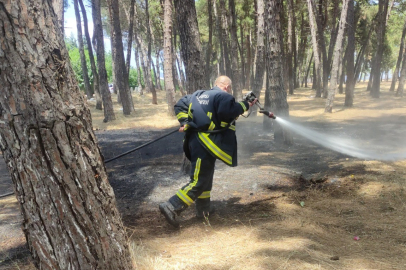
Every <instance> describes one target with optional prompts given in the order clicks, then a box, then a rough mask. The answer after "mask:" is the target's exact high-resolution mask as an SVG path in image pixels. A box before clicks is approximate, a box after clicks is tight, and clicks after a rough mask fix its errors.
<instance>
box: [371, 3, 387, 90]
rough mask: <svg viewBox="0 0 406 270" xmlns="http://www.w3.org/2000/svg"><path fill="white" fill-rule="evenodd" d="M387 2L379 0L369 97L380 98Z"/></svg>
mask: <svg viewBox="0 0 406 270" xmlns="http://www.w3.org/2000/svg"><path fill="white" fill-rule="evenodd" d="M388 4H389V2H388V0H379V11H378V14H379V15H378V25H377V30H376V36H377V50H376V55H375V59H374V67H373V71H372V72H373V73H372V77H373V78H372V87H371V97H373V98H379V97H380V84H381V62H382V56H383V50H384V42H385V32H386V17H387V13H388Z"/></svg>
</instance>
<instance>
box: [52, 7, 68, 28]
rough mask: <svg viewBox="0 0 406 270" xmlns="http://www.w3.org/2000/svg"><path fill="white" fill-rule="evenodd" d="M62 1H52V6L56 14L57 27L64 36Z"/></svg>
mask: <svg viewBox="0 0 406 270" xmlns="http://www.w3.org/2000/svg"><path fill="white" fill-rule="evenodd" d="M64 2H65V1H64V0H54V1H52V6H53V8H54V11H55V13H56V17H57V19H58V27H59V28H60V29H61V31H62V35H65V19H64V18H65V16H64V14H65V13H64V6H65V5H64V4H65V3H64Z"/></svg>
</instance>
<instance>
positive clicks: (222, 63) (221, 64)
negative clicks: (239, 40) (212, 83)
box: [213, 1, 226, 75]
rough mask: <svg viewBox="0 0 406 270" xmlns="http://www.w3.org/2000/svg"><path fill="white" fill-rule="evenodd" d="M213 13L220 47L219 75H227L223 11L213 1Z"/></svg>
mask: <svg viewBox="0 0 406 270" xmlns="http://www.w3.org/2000/svg"><path fill="white" fill-rule="evenodd" d="M213 12H214V17H215V18H216V34H217V40H218V43H219V44H218V46H219V47H220V57H219V59H218V63H219V64H218V66H219V72H218V73H219V74H217V75H220V74H221V75H224V74H226V68H225V59H224V45H223V42H224V40H223V39H222V31H221V11H219V7H218V6H217V1H213Z"/></svg>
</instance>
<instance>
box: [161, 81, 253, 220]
mask: <svg viewBox="0 0 406 270" xmlns="http://www.w3.org/2000/svg"><path fill="white" fill-rule="evenodd" d="M214 85H215V86H214V87H213V88H212V89H211V90H198V91H196V92H194V93H193V94H191V95H186V96H184V97H182V98H181V99H180V100H179V101H178V102H177V103H176V105H175V113H176V115H177V118H178V120H179V122H180V125H181V127H180V128H179V131H180V132H185V139H184V144H183V149H184V152H185V155H186V156H187V158H188V159H189V160H190V161H191V171H190V182H189V183H188V184H186V185H184V186H183V187H182V188H181V189H180V190H179V191H178V192H177V193H176V194H175V195H174V196H172V197H171V198H169V200H168V201H167V202H164V203H161V204H160V205H159V210H160V211H161V213H162V214H163V215H164V216H165V218H166V220H167V221H168V223H169V224H171V225H172V226H174V227H179V222H178V221H177V220H176V216H177V215H180V213H181V212H182V211H183V210H185V209H186V208H187V207H188V206H190V205H191V204H193V203H195V204H196V216H197V218H203V217H205V216H208V215H209V214H213V213H214V208H213V207H210V191H211V188H212V183H213V174H214V164H215V162H216V159H220V160H221V161H223V162H224V163H226V164H227V165H229V166H232V167H234V166H237V138H236V135H235V124H234V122H235V120H236V118H238V116H239V115H241V114H243V113H244V112H245V111H247V110H248V109H249V107H250V106H252V105H254V104H255V102H256V99H255V100H254V101H253V102H248V101H241V102H236V101H235V99H234V97H233V96H232V95H231V80H230V78H228V77H227V76H220V77H218V78H217V79H216V81H215V83H214Z"/></svg>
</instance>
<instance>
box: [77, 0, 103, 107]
mask: <svg viewBox="0 0 406 270" xmlns="http://www.w3.org/2000/svg"><path fill="white" fill-rule="evenodd" d="M79 5H80V9H81V10H82V17H83V26H84V30H85V31H84V32H85V37H86V43H87V50H88V52H89V60H90V66H91V68H92V74H93V92H94V95H95V99H96V109H97V110H102V109H103V106H102V98H101V95H100V89H99V88H100V84H99V74H98V72H97V69H96V64H95V62H94V55H93V48H92V40H91V39H90V35H89V29H88V28H89V27H88V22H87V14H86V10H85V6H84V5H83V1H82V0H79Z"/></svg>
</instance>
